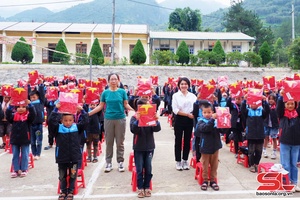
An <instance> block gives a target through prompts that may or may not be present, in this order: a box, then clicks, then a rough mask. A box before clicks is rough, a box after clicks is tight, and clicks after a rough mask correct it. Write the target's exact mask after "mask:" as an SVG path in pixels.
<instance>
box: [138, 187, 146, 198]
mask: <svg viewBox="0 0 300 200" xmlns="http://www.w3.org/2000/svg"><path fill="white" fill-rule="evenodd" d="M144 197H145V191H144V190H143V189H139V190H138V198H144Z"/></svg>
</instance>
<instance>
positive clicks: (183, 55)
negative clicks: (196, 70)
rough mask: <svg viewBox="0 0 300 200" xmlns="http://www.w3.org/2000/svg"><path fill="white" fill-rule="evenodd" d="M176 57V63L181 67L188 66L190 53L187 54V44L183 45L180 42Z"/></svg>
mask: <svg viewBox="0 0 300 200" xmlns="http://www.w3.org/2000/svg"><path fill="white" fill-rule="evenodd" d="M176 55H177V56H178V61H177V62H178V63H180V64H181V65H183V64H184V63H185V64H188V63H189V61H190V52H189V48H188V46H187V44H186V43H185V41H182V42H181V43H180V44H179V47H178V49H177V51H176Z"/></svg>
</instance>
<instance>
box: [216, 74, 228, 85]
mask: <svg viewBox="0 0 300 200" xmlns="http://www.w3.org/2000/svg"><path fill="white" fill-rule="evenodd" d="M218 84H219V86H221V87H227V86H228V76H219V77H218Z"/></svg>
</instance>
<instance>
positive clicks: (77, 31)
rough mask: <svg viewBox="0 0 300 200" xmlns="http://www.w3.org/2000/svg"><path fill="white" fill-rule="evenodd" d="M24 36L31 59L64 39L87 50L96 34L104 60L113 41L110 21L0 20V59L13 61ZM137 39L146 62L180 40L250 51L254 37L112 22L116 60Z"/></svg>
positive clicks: (47, 57)
mask: <svg viewBox="0 0 300 200" xmlns="http://www.w3.org/2000/svg"><path fill="white" fill-rule="evenodd" d="M20 37H24V38H25V40H26V41H27V42H28V43H29V44H31V45H32V52H33V56H34V58H33V60H32V62H33V63H51V62H52V61H53V57H52V55H53V52H52V51H49V50H48V49H53V50H55V47H56V45H57V43H58V41H59V40H60V39H63V40H64V42H65V44H66V46H67V49H68V51H69V53H71V54H73V55H75V54H76V53H85V54H89V53H90V50H91V46H92V44H93V42H94V39H95V38H98V40H99V42H100V45H101V48H102V51H103V54H104V57H105V60H106V61H107V62H109V61H110V58H111V43H112V25H111V24H78V23H46V22H45V23H42V22H0V62H13V61H12V60H11V52H12V48H13V46H14V44H15V43H16V42H17V41H18V40H19V39H20ZM138 39H140V40H141V42H142V44H143V46H144V49H145V52H146V54H147V61H146V63H149V62H150V59H149V58H150V55H152V53H153V51H154V50H170V51H173V52H176V50H177V48H178V46H179V44H180V42H181V41H183V40H184V41H185V42H186V43H187V45H188V46H189V50H190V53H191V54H197V51H198V50H208V51H210V50H212V48H213V46H214V44H215V42H216V41H217V40H220V41H221V43H222V46H223V48H224V50H225V52H226V53H227V52H232V51H240V52H241V53H243V52H247V51H249V49H250V48H251V46H253V44H254V41H255V39H254V38H253V37H250V36H248V35H246V34H243V33H240V32H234V33H230V32H228V33H227V32H155V31H150V30H149V26H148V25H131V24H116V25H115V40H114V41H115V42H114V52H115V59H116V61H117V63H118V62H120V61H121V59H122V58H124V57H126V58H127V60H130V54H131V52H132V50H133V48H134V46H135V44H136V42H137V40H138Z"/></svg>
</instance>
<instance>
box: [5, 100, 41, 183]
mask: <svg viewBox="0 0 300 200" xmlns="http://www.w3.org/2000/svg"><path fill="white" fill-rule="evenodd" d="M26 104H28V107H27V106H26V105H20V106H16V107H15V109H16V112H14V113H13V108H14V107H13V106H9V107H8V108H7V110H6V119H7V121H8V122H9V123H11V124H12V131H11V135H10V144H11V145H12V152H13V159H12V164H13V167H14V171H13V172H12V173H11V177H12V178H16V177H17V176H18V175H19V176H20V177H25V176H26V175H27V171H28V158H29V144H30V126H31V124H32V122H33V120H34V118H35V116H36V112H35V109H34V107H33V106H32V104H30V101H29V100H27V102H26ZM20 153H21V157H20Z"/></svg>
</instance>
